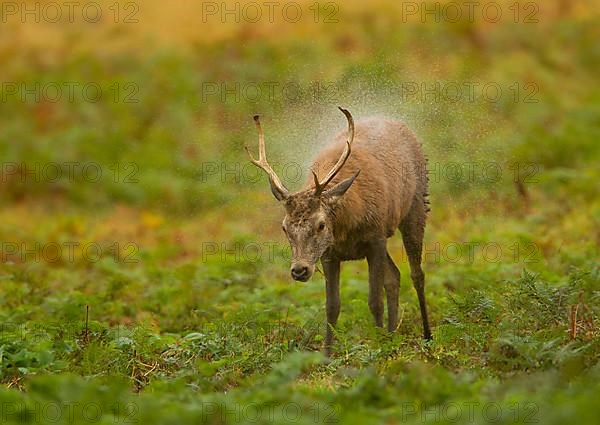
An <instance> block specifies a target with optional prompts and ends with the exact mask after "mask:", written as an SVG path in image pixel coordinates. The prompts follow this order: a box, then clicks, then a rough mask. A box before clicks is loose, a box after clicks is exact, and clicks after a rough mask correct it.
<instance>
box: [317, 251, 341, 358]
mask: <svg viewBox="0 0 600 425" xmlns="http://www.w3.org/2000/svg"><path fill="white" fill-rule="evenodd" d="M321 263H322V264H323V273H325V288H326V290H325V299H326V301H325V309H326V311H327V333H326V334H325V354H326V355H327V356H329V355H331V346H332V344H333V329H334V328H335V325H336V324H337V320H338V317H339V315H340V262H339V261H338V260H329V259H328V260H321Z"/></svg>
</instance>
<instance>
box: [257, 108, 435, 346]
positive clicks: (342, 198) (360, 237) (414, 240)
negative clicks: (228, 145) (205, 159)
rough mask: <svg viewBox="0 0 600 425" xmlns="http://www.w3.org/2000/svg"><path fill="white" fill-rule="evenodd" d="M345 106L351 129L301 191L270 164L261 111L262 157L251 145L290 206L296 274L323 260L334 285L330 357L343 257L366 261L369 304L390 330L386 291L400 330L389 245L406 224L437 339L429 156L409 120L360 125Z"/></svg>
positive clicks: (303, 276)
mask: <svg viewBox="0 0 600 425" xmlns="http://www.w3.org/2000/svg"><path fill="white" fill-rule="evenodd" d="M339 109H340V110H341V111H342V112H343V113H344V115H345V116H346V118H347V120H348V134H347V135H346V134H343V133H340V134H339V135H337V136H336V137H335V138H334V140H333V142H332V143H331V144H330V145H329V146H328V147H327V148H325V149H324V150H322V151H321V152H320V153H319V155H318V156H317V158H316V160H315V161H314V163H313V167H312V178H310V179H309V180H308V181H307V182H306V184H305V186H304V188H303V189H302V190H300V191H299V192H297V193H290V192H289V191H288V190H287V189H286V187H285V186H284V185H283V184H282V182H281V180H280V179H279V177H278V176H277V174H276V173H275V172H274V171H273V169H272V168H271V166H270V165H269V163H268V162H267V156H266V150H265V138H264V133H263V130H262V127H261V125H260V121H259V117H258V115H257V116H255V117H254V121H255V123H256V128H257V129H258V143H259V157H258V160H257V159H255V158H254V157H253V156H252V154H251V153H250V151H249V150H248V147H246V151H247V152H248V155H249V156H250V160H251V161H252V163H253V164H254V165H256V166H257V167H260V168H261V169H263V170H264V171H265V172H266V173H267V175H268V178H269V183H270V185H271V191H272V192H273V195H275V198H277V200H278V201H280V202H283V205H284V206H285V210H286V216H285V218H284V220H283V231H284V233H285V234H286V236H287V238H288V240H289V242H290V245H291V248H292V264H291V275H292V278H294V279H295V280H298V281H302V282H306V281H307V280H308V279H309V278H310V277H311V276H312V274H313V273H314V270H315V266H316V263H317V261H319V260H321V264H322V265H323V271H324V274H325V282H326V311H327V335H326V338H325V350H326V352H327V353H328V354H330V353H331V345H332V342H333V328H334V327H335V325H336V322H337V320H338V316H339V313H340V262H341V261H348V260H358V259H363V258H366V259H367V263H368V268H369V308H370V310H371V313H372V314H373V316H374V318H375V324H376V325H377V326H379V327H383V309H384V306H383V292H384V288H385V294H386V296H387V315H388V321H387V325H388V330H389V331H390V332H391V331H394V330H395V329H396V327H397V326H398V292H399V288H400V272H399V270H398V268H397V267H396V265H395V264H394V262H393V260H392V258H391V256H390V254H389V253H388V251H387V247H386V242H387V238H389V237H391V236H392V235H394V233H395V232H396V229H400V232H401V234H402V239H403V241H404V246H405V248H406V253H407V256H408V261H409V263H410V270H411V277H412V280H413V284H414V287H415V290H416V292H417V295H418V298H419V304H420V307H421V318H422V320H423V335H424V338H426V339H431V331H430V329H429V321H428V318H427V305H426V303H425V276H424V274H423V270H422V269H421V253H422V248H423V234H424V231H425V221H426V217H427V212H428V210H429V209H428V205H427V204H428V200H427V195H428V193H427V190H428V189H427V186H428V177H427V169H426V167H427V164H426V159H425V156H424V155H423V152H422V150H421V146H420V144H419V143H418V141H417V138H416V137H415V135H414V134H413V133H412V132H411V131H410V130H409V129H408V128H407V127H406V126H405V125H404V124H403V123H401V122H398V121H393V120H388V119H382V118H371V119H366V120H364V121H360V122H358V123H357V125H356V128H355V126H354V120H353V118H352V115H351V114H350V112H348V111H347V110H345V109H342V108H339ZM351 152H352V155H351V154H350V153H351ZM319 176H324V177H321V178H320V177H319Z"/></svg>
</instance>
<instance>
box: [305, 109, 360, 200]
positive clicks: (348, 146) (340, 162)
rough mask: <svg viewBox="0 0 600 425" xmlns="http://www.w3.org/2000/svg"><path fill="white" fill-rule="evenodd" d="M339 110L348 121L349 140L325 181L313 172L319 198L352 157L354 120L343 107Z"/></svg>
mask: <svg viewBox="0 0 600 425" xmlns="http://www.w3.org/2000/svg"><path fill="white" fill-rule="evenodd" d="M338 109H339V110H340V111H342V113H343V114H344V115H345V116H346V119H347V120H348V140H346V146H345V147H344V152H342V155H341V156H340V159H338V161H337V162H336V164H335V165H334V166H333V168H332V169H331V171H329V173H328V174H327V175H326V176H325V178H324V179H323V180H321V181H319V177H318V176H317V173H315V172H314V171H313V172H312V173H313V178H314V180H315V195H317V196H318V195H320V194H321V193H323V191H324V190H325V187H327V185H328V184H329V183H330V182H331V180H333V178H334V177H335V176H336V175H337V173H339V171H340V170H341V169H342V167H343V166H344V164H345V163H346V160H348V157H349V156H350V152H351V150H352V149H351V146H352V141H353V140H354V119H353V118H352V114H351V113H350V112H349V111H348V110H346V109H344V108H341V107H338Z"/></svg>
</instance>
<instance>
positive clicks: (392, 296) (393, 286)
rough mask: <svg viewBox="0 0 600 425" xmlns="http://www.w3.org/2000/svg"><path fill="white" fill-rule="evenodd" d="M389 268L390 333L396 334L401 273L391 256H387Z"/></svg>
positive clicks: (386, 276)
mask: <svg viewBox="0 0 600 425" xmlns="http://www.w3.org/2000/svg"><path fill="white" fill-rule="evenodd" d="M386 257H387V268H386V272H385V281H384V285H385V296H386V298H387V309H388V331H389V332H394V331H395V330H396V328H397V327H398V297H399V294H400V271H399V270H398V267H396V264H394V260H392V257H390V254H389V253H387V254H386Z"/></svg>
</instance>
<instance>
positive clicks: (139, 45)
mask: <svg viewBox="0 0 600 425" xmlns="http://www.w3.org/2000/svg"><path fill="white" fill-rule="evenodd" d="M51 3H52V2H28V4H29V5H30V7H31V8H34V7H35V6H34V5H37V7H39V15H40V16H39V18H40V19H38V20H39V21H40V22H36V16H35V15H25V16H23V15H21V13H22V10H21V9H20V8H23V7H25V6H23V4H24V3H23V4H21V3H18V2H17V3H14V2H3V4H2V5H1V9H0V10H1V12H2V14H1V15H0V17H1V18H2V19H1V23H0V28H2V31H1V32H0V59H1V61H2V62H1V63H2V67H1V68H0V75H1V76H2V78H1V86H0V97H1V99H0V125H1V128H2V131H1V132H0V156H1V157H2V168H1V175H0V177H1V178H0V205H1V208H0V256H1V257H0V260H1V261H0V382H1V384H2V385H1V386H0V423H2V424H46V423H57V424H90V423H94V424H96V423H98V424H114V423H140V424H154V423H156V424H163V423H164V424H200V423H206V424H225V423H227V424H229V423H234V424H238V423H239V424H241V423H261V424H262V423H298V424H314V423H329V424H331V423H339V424H354V423H356V424H370V423H373V424H376V423H389V424H392V423H403V424H423V423H435V424H445V423H453V424H456V423H459V424H473V423H490V422H491V423H498V424H508V423H522V424H527V423H540V424H545V425H550V424H561V425H562V424H564V423H577V424H587V423H590V424H593V423H596V422H597V417H598V415H599V414H600V412H599V409H598V401H597V400H598V394H599V393H600V385H599V384H598V383H599V382H600V365H599V364H598V360H599V357H600V331H599V329H598V323H599V321H600V268H599V266H598V264H599V262H598V260H599V259H600V249H599V246H600V230H599V229H600V196H599V189H598V188H599V185H598V181H599V179H600V168H599V161H600V144H599V143H598V140H600V85H599V84H598V69H599V68H600V45H599V44H598V40H599V37H600V33H599V30H598V25H597V19H598V10H599V9H598V6H600V4H599V3H598V1H596V0H593V1H591V0H590V1H573V2H567V1H557V2H529V3H526V2H523V3H516V4H517V7H515V2H512V1H499V2H495V3H494V4H495V7H496V8H499V10H500V11H501V12H502V17H501V18H499V19H498V22H493V21H495V19H492V17H493V16H495V15H494V13H492V12H493V11H491V10H485V11H484V10H483V6H481V5H480V6H477V7H476V8H475V9H474V11H473V17H472V19H471V18H469V17H468V14H467V13H466V12H467V9H465V8H466V6H465V5H464V4H463V3H456V2H454V3H452V4H454V5H456V4H461V5H462V7H463V8H462V12H463V14H462V18H460V19H458V18H456V19H455V15H454V14H453V13H452V12H453V11H454V10H452V9H448V7H452V6H448V5H450V4H451V2H441V3H434V2H428V3H427V5H429V6H428V7H431V8H434V7H436V6H435V5H436V4H437V7H439V8H440V9H439V12H440V13H438V14H437V15H431V14H430V15H424V16H422V15H421V14H420V13H421V12H422V10H421V8H424V7H426V6H425V5H424V3H420V2H417V3H410V2H391V1H390V2H384V1H376V2H374V3H372V4H368V5H367V4H362V3H361V2H358V1H350V2H343V3H342V2H340V3H335V2H329V3H327V2H323V3H316V5H318V7H316V6H315V3H314V2H306V1H301V2H298V3H295V5H296V6H295V7H296V8H299V9H300V10H301V12H302V16H301V17H300V18H298V21H297V22H295V21H294V19H293V18H294V16H295V15H293V14H292V12H293V11H291V10H288V11H287V12H286V13H288V12H289V14H283V15H282V14H281V13H283V12H282V9H283V4H284V3H281V4H279V3H278V5H277V6H276V9H275V15H274V19H273V22H269V18H268V13H267V11H268V9H267V8H266V6H264V5H263V4H262V3H260V2H259V3H255V4H258V5H259V6H260V5H262V6H261V7H262V15H261V18H260V19H258V20H257V22H251V21H253V20H254V19H253V17H254V16H255V15H254V14H253V13H252V10H251V9H248V7H250V8H251V7H254V6H248V5H249V4H250V2H241V3H236V2H228V3H227V7H229V8H231V10H234V11H235V10H236V9H235V8H236V7H238V8H239V14H240V16H235V14H234V15H226V16H225V17H223V16H221V10H220V9H219V8H220V7H224V6H223V5H222V4H221V3H220V2H216V3H210V2H208V3H207V2H205V3H201V2H183V1H179V2H167V3H166V2H156V1H147V2H146V1H144V2H140V3H127V2H124V3H119V2H117V3H114V2H102V1H101V2H98V3H97V4H96V5H97V6H96V7H99V8H100V10H101V11H102V17H100V18H98V22H95V19H93V18H94V16H96V15H95V14H94V13H92V12H93V11H91V10H86V12H85V13H84V14H81V13H83V12H81V11H80V9H82V10H83V5H85V4H86V3H82V4H79V3H78V5H79V6H77V8H76V9H75V10H76V12H75V14H74V17H73V19H72V20H71V19H70V17H69V16H68V14H67V13H66V12H65V11H66V10H67V6H65V5H64V4H62V3H59V5H62V7H63V14H62V18H61V20H60V22H59V23H54V22H50V21H52V19H51V18H52V17H53V16H54V13H53V12H52V10H50V9H49V8H50V7H51V6H49V4H51ZM207 4H208V6H207ZM236 4H237V6H236ZM482 4H483V3H482ZM407 5H408V6H407ZM409 6H410V7H412V6H414V7H416V8H417V9H416V11H415V9H411V8H408V9H407V8H406V7H409ZM206 7H209V9H206ZM212 7H215V8H217V9H216V11H215V9H211V8H212ZM14 8H17V9H14ZM213 12H214V14H213ZM236 20H237V21H239V22H236ZM92 21H94V22H92ZM338 105H341V106H344V107H346V108H348V109H350V110H351V111H352V113H353V114H354V116H355V117H357V118H360V117H365V116H371V115H385V116H390V117H394V118H397V119H402V120H404V121H405V122H406V123H407V124H408V125H409V126H410V127H411V128H412V129H413V130H414V131H415V132H416V133H417V134H418V136H419V138H420V140H421V141H422V143H423V148H424V150H425V151H426V153H427V155H428V157H429V168H430V182H431V189H430V193H431V196H430V198H431V208H432V211H431V214H430V216H429V222H428V227H427V231H426V241H425V242H426V247H425V254H424V268H425V274H426V282H427V284H426V289H427V295H428V304H429V309H430V314H431V320H432V323H433V334H434V339H433V341H430V342H424V341H423V340H422V339H421V338H420V334H421V325H420V317H419V311H418V303H417V299H416V296H415V293H414V290H413V288H412V283H411V280H410V272H409V270H408V265H407V261H406V258H405V257H406V255H405V253H404V249H403V247H402V243H401V240H400V237H399V236H396V237H394V238H392V239H391V240H390V244H389V246H390V252H391V254H392V256H393V257H394V258H395V259H396V260H397V261H396V262H397V263H398V265H399V267H400V269H401V274H402V281H401V295H400V297H401V299H400V303H401V304H400V305H401V323H400V326H399V329H398V330H397V332H395V333H393V334H388V333H386V332H382V331H380V330H378V329H376V328H375V327H374V325H373V323H372V318H371V315H370V313H369V309H368V306H367V291H368V284H367V267H366V263H364V262H352V263H345V264H344V266H343V269H342V313H341V316H340V323H339V327H338V329H337V331H336V334H337V340H336V343H335V346H334V354H333V355H332V356H331V358H326V357H325V356H324V355H322V354H321V348H322V342H323V335H324V332H325V311H324V310H325V309H324V300H325V292H324V279H323V277H322V275H319V274H317V275H316V276H315V277H314V278H313V279H312V280H311V281H309V282H308V283H306V284H301V283H298V282H292V281H291V279H290V278H289V275H288V274H289V272H288V269H289V258H290V255H289V248H288V247H287V242H286V240H285V237H284V235H283V234H282V232H281V226H280V221H281V219H282V217H283V211H282V210H281V209H280V206H278V205H277V203H276V202H275V201H274V200H273V198H272V196H271V194H270V193H269V190H268V183H267V180H266V178H265V177H264V176H263V175H262V174H260V173H259V172H258V171H256V170H255V169H254V168H253V167H252V166H251V165H250V164H249V162H248V160H247V157H246V156H245V152H244V150H243V146H244V145H246V144H248V145H251V146H254V144H255V143H256V134H255V129H254V127H253V123H252V119H251V117H252V115H253V114H256V113H260V114H261V119H262V121H263V127H264V128H265V132H266V135H267V140H268V142H267V143H268V147H269V153H270V157H271V158H272V161H273V162H274V163H275V164H276V169H277V170H278V171H279V172H280V173H281V174H282V175H283V177H284V180H286V182H287V183H288V184H289V186H290V187H292V188H299V187H300V186H301V184H302V183H303V182H304V180H305V179H306V176H307V170H308V165H309V164H310V161H311V159H312V158H313V156H314V155H315V154H316V153H317V152H318V151H319V149H320V148H321V147H322V146H323V145H324V143H325V142H326V141H327V137H330V136H331V135H333V134H335V133H336V132H337V131H339V130H341V129H343V128H344V126H345V122H344V119H343V116H342V115H341V114H340V113H339V111H337V109H336V107H337V106H338Z"/></svg>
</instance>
